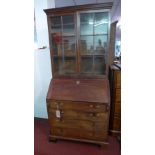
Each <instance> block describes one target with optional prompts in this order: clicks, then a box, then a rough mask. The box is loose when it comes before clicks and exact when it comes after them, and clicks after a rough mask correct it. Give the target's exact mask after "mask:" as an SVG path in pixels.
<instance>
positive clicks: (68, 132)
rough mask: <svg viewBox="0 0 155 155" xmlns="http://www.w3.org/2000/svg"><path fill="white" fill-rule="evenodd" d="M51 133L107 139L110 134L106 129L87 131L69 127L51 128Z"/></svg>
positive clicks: (98, 139) (68, 136)
mask: <svg viewBox="0 0 155 155" xmlns="http://www.w3.org/2000/svg"><path fill="white" fill-rule="evenodd" d="M51 135H54V136H62V137H67V138H83V139H88V140H97V141H101V140H107V138H108V134H107V132H106V131H103V130H102V131H99V132H93V131H86V130H81V129H67V128H51Z"/></svg>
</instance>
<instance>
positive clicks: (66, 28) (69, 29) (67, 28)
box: [62, 15, 74, 36]
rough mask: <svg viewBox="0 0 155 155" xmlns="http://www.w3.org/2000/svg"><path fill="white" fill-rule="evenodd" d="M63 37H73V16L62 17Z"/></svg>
mask: <svg viewBox="0 0 155 155" xmlns="http://www.w3.org/2000/svg"><path fill="white" fill-rule="evenodd" d="M62 21H63V35H67V36H68V35H74V15H65V16H62Z"/></svg>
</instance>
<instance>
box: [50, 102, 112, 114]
mask: <svg viewBox="0 0 155 155" xmlns="http://www.w3.org/2000/svg"><path fill="white" fill-rule="evenodd" d="M48 108H52V109H57V108H58V109H60V110H80V111H88V112H89V111H90V112H106V111H108V110H109V106H108V105H105V104H102V103H85V102H71V101H52V102H50V103H48Z"/></svg>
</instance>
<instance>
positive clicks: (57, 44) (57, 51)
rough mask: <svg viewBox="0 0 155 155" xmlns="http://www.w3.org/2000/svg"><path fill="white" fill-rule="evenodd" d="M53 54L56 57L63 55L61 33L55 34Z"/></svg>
mask: <svg viewBox="0 0 155 155" xmlns="http://www.w3.org/2000/svg"><path fill="white" fill-rule="evenodd" d="M51 38H52V52H53V54H54V55H62V36H61V34H59V33H53V34H52V36H51Z"/></svg>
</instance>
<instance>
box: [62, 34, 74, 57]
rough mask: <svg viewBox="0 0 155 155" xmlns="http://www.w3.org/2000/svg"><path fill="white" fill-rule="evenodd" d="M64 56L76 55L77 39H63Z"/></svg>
mask: <svg viewBox="0 0 155 155" xmlns="http://www.w3.org/2000/svg"><path fill="white" fill-rule="evenodd" d="M63 48H64V55H68V56H73V55H75V37H63Z"/></svg>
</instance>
